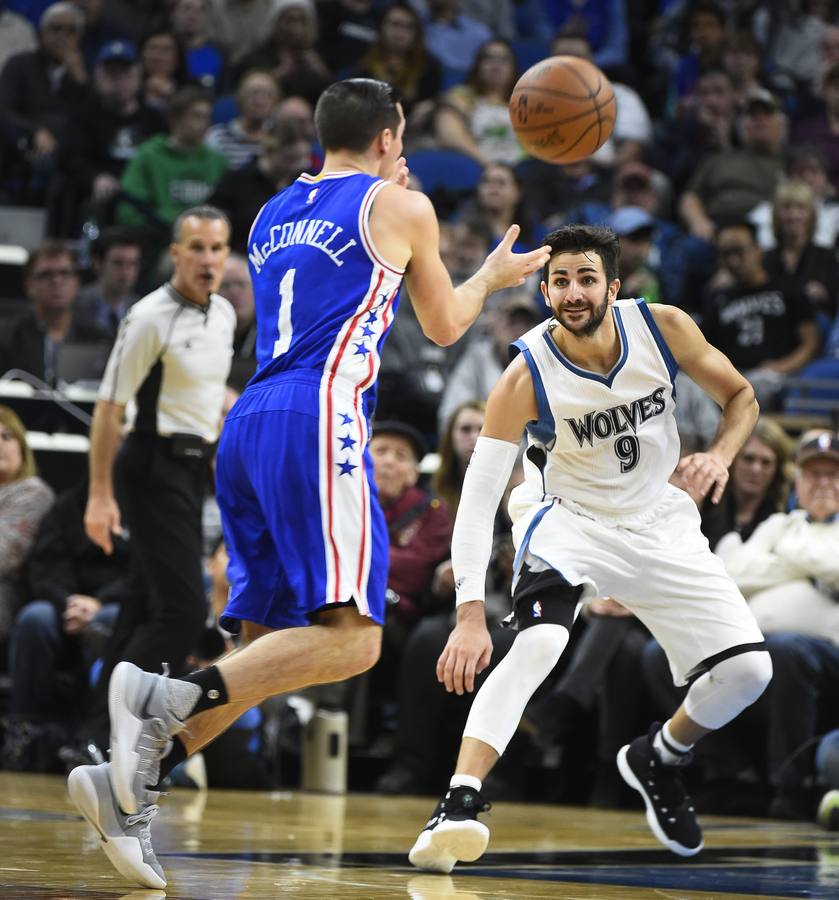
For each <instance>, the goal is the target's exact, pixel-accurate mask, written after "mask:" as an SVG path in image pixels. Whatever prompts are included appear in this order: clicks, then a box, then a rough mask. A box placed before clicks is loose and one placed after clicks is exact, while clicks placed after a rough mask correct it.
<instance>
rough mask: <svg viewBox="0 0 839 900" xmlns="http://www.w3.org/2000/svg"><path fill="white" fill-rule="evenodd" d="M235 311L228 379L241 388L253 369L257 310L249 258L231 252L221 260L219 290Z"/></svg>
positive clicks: (234, 385)
mask: <svg viewBox="0 0 839 900" xmlns="http://www.w3.org/2000/svg"><path fill="white" fill-rule="evenodd" d="M218 292H219V293H220V294H221V296H222V297H226V298H227V299H228V300H229V301H230V303H231V304H232V306H233V309H234V310H235V311H236V331H235V333H234V335H233V364H232V366H231V369H230V383H232V384H233V387H234V388H236V390H238V391H241V390H242V389H243V388H244V386H245V384H246V383H247V381H248V379H249V378H250V377H251V375H253V373H254V372H256V310H255V307H254V299H253V284H252V283H251V276H250V272H249V271H248V261H247V259H245V257H244V256H242V255H241V254H239V253H231V254H230V256H228V257H227V261H226V262H225V264H224V277H223V278H222V280H221V285H220V286H219V291H218Z"/></svg>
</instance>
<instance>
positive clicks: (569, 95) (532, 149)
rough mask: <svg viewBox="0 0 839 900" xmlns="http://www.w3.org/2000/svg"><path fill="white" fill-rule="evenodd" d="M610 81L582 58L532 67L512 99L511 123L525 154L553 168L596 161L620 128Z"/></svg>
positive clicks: (556, 58) (557, 58)
mask: <svg viewBox="0 0 839 900" xmlns="http://www.w3.org/2000/svg"><path fill="white" fill-rule="evenodd" d="M616 110H617V103H616V102H615V92H614V91H613V90H612V85H611V83H610V82H609V79H608V78H607V77H606V76H605V75H604V74H603V73H602V72H601V71H600V69H598V68H597V66H595V65H594V64H593V63H590V62H589V61H588V60H586V59H582V58H581V57H578V56H551V57H549V58H548V59H543V60H542V61H541V62H538V63H536V65H535V66H531V67H530V68H529V69H528V70H527V71H526V72H525V73H524V75H522V76H521V78H519V80H518V81H517V82H516V86H515V87H514V88H513V94H512V96H511V97H510V121H511V122H512V123H513V128H514V129H515V132H516V135H517V136H518V139H519V141H521V144H522V146H523V147H524V149H525V150H526V151H527V152H528V153H529V154H530V155H531V156H536V157H538V158H539V159H544V160H546V161H547V162H552V163H572V162H577V161H579V160H581V159H585V158H586V157H587V156H591V154H592V153H594V151H595V150H597V148H598V147H600V146H602V145H603V142H604V141H605V140H606V139H607V138H608V137H609V135H610V134H611V133H612V129H613V128H614V127H615V113H616Z"/></svg>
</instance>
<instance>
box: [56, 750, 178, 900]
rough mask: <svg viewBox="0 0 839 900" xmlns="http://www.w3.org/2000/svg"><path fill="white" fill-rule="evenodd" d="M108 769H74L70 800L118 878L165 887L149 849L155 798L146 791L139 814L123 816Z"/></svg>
mask: <svg viewBox="0 0 839 900" xmlns="http://www.w3.org/2000/svg"><path fill="white" fill-rule="evenodd" d="M110 765H111V764H110V763H100V764H99V765H98V766H77V767H76V768H75V769H73V771H72V772H71V773H70V775H69V777H68V778H67V789H68V790H69V792H70V799H71V800H72V801H73V803H75V805H76V808H77V809H78V811H79V812H80V813H81V814H82V815H83V816H84V817H85V819H86V820H87V822H88V823H89V824H90V825H91V826H92V827H93V829H94V831H96V832H97V833H98V834H99V840H100V842H101V844H102V849H103V850H104V851H105V854H106V856H107V857H108V859H109V860H110V861H111V863H113V866H114V868H115V869H116V870H117V871H118V872H119V873H120V874H121V875H123V876H124V877H125V878H127V879H128V880H129V881H133V882H136V883H137V884H142V885H144V886H145V887H150V888H163V887H166V877H165V876H164V874H163V869H162V868H161V866H160V863H159V862H158V861H157V857H156V856H155V855H154V849H153V848H152V845H151V833H150V826H151V820H152V819H153V818H154V817H155V816H156V815H157V811H158V809H159V807H158V806H157V804H156V803H155V802H154V801H155V800H157V797H158V795H157V794H156V793H154V792H151V791H146V795H145V800H146V802H145V803H143V805H142V807H141V809H140V812H138V813H136V814H135V815H126V814H125V813H123V812H122V811H121V810H120V808H119V806H118V805H117V802H116V797H114V792H113V788H112V787H111V779H110V776H109V773H108V770H109V769H110Z"/></svg>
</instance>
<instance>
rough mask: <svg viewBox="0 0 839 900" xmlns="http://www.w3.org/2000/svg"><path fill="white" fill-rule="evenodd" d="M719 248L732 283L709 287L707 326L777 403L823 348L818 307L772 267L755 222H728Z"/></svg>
mask: <svg viewBox="0 0 839 900" xmlns="http://www.w3.org/2000/svg"><path fill="white" fill-rule="evenodd" d="M717 252H718V254H719V257H720V260H721V262H722V265H723V268H724V269H725V271H726V273H727V275H728V276H730V279H731V283H730V286H728V287H722V288H719V289H712V290H710V291H709V292H708V294H707V296H706V298H705V303H704V306H703V313H702V331H703V333H704V335H705V337H706V338H707V339H708V341H709V342H710V343H711V344H713V345H714V346H715V347H718V348H719V349H720V350H721V351H722V352H723V353H725V355H726V356H728V358H729V359H730V360H731V362H732V363H733V364H734V365H735V366H736V367H737V369H739V370H740V371H741V372H742V373H743V374H744V375H745V376H746V377H747V378H748V379H749V380H750V381H751V382H752V386H753V387H754V388H755V394H756V395H757V398H758V402H759V403H760V404H761V406H763V408H764V409H771V408H772V405H773V403H774V402H775V401H776V399H777V396H778V392H779V391H780V390H781V388H782V387H783V380H784V377H785V376H787V375H795V374H796V373H797V372H799V371H800V370H801V369H802V368H803V367H804V366H805V365H806V364H807V363H808V362H809V361H810V360H811V359H813V357H815V356H816V354H817V353H818V352H819V349H820V348H821V337H820V335H819V329H818V326H817V325H816V322H815V318H814V313H813V310H812V307H811V305H810V302H809V301H808V300H807V298H806V297H805V296H803V295H801V294H795V293H792V292H791V291H790V290H789V286H788V283H787V284H784V283H782V282H781V281H780V280H779V279H777V278H773V277H771V276H770V275H769V274H768V273H767V271H766V268H765V267H764V264H763V254H762V253H761V250H760V247H758V245H757V240H756V237H755V229H754V226H753V225H752V224H751V223H749V222H746V221H743V222H734V223H732V224H730V225H723V226H722V227H721V228H720V229H719V231H718V232H717ZM677 388H678V386H677Z"/></svg>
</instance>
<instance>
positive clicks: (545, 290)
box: [539, 281, 551, 306]
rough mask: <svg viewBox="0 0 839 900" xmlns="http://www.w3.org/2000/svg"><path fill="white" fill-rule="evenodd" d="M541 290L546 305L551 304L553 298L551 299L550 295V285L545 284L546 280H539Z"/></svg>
mask: <svg viewBox="0 0 839 900" xmlns="http://www.w3.org/2000/svg"><path fill="white" fill-rule="evenodd" d="M539 290H540V291H541V292H542V298H543V299H544V301H545V306H550V305H551V299H550V297H549V296H548V286H547V285H546V284H545V282H544V281H540V282H539Z"/></svg>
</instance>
